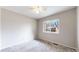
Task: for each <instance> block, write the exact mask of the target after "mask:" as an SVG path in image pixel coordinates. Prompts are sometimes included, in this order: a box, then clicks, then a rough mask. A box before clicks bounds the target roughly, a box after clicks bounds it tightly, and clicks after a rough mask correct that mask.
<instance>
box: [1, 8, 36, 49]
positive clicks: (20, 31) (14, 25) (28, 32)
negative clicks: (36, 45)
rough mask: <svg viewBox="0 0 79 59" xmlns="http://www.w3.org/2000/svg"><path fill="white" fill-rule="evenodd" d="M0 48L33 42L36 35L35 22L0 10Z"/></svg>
mask: <svg viewBox="0 0 79 59" xmlns="http://www.w3.org/2000/svg"><path fill="white" fill-rule="evenodd" d="M1 12H2V16H1V17H2V18H1V20H2V21H1V23H2V28H1V29H2V48H7V47H10V46H13V45H17V44H20V43H24V42H26V43H27V42H29V41H30V40H33V39H34V38H35V35H36V32H35V31H36V20H34V19H31V18H29V17H26V16H23V15H20V14H18V13H15V12H11V11H8V10H5V9H1Z"/></svg>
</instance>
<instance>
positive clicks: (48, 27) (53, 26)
mask: <svg viewBox="0 0 79 59" xmlns="http://www.w3.org/2000/svg"><path fill="white" fill-rule="evenodd" d="M59 25H60V21H59V19H54V20H48V21H44V22H43V32H45V33H59Z"/></svg>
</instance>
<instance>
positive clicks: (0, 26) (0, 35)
mask: <svg viewBox="0 0 79 59" xmlns="http://www.w3.org/2000/svg"><path fill="white" fill-rule="evenodd" d="M0 49H1V8H0Z"/></svg>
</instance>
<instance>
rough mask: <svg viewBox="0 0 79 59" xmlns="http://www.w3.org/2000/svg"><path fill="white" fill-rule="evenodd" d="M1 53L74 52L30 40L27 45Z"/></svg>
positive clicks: (17, 46) (69, 49)
mask: <svg viewBox="0 0 79 59" xmlns="http://www.w3.org/2000/svg"><path fill="white" fill-rule="evenodd" d="M1 52H75V50H74V49H71V48H68V47H64V46H59V45H54V44H48V43H46V42H42V41H39V40H32V41H30V42H29V43H23V44H20V45H16V46H13V47H9V48H6V49H3V50H1Z"/></svg>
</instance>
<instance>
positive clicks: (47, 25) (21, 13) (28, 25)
mask: <svg viewBox="0 0 79 59" xmlns="http://www.w3.org/2000/svg"><path fill="white" fill-rule="evenodd" d="M78 20H79V7H77V6H1V7H0V52H78V51H79V40H78V34H79V33H78V34H77V31H78V30H77V28H78V27H79V26H78V27H77V23H78V22H79V21H78Z"/></svg>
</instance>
